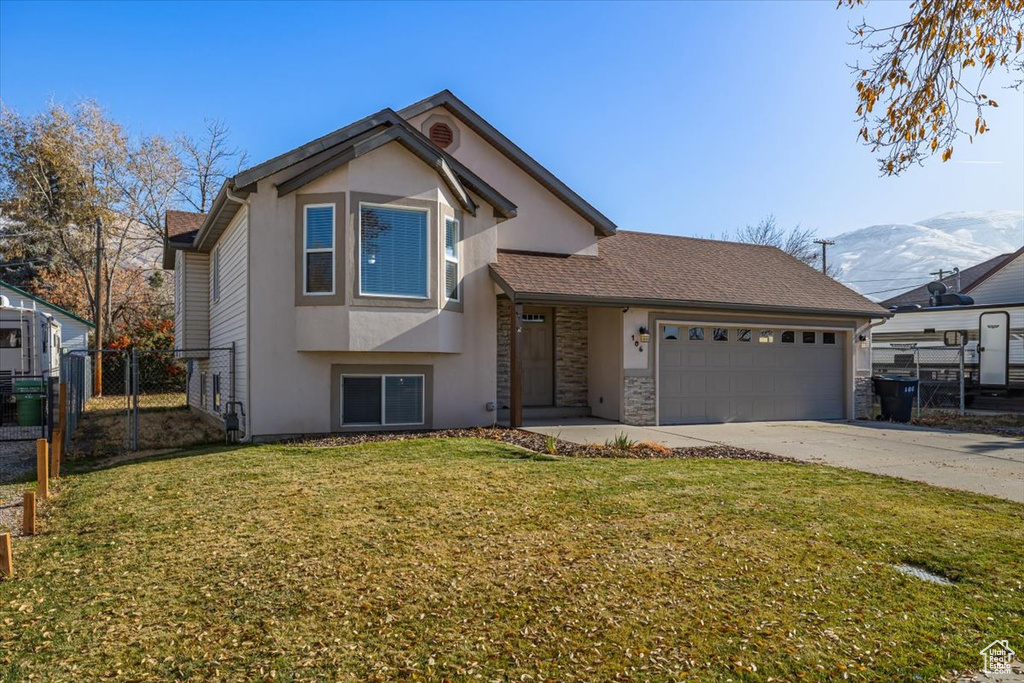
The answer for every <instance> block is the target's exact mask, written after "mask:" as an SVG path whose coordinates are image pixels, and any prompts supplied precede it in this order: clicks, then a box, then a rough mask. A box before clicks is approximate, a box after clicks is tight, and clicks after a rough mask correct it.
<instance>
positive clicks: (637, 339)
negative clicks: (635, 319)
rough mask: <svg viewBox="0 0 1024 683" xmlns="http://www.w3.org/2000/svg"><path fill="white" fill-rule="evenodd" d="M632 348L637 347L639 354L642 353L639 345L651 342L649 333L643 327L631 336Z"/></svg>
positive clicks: (642, 349)
mask: <svg viewBox="0 0 1024 683" xmlns="http://www.w3.org/2000/svg"><path fill="white" fill-rule="evenodd" d="M632 339H633V346H635V347H637V349H638V350H639V351H640V353H643V352H644V347H643V346H641V344H647V343H649V342H650V341H651V331H650V330H648V329H647V328H646V327H644V326H643V325H641V326H640V329H639V330H637V331H636V334H634V335H633V336H632Z"/></svg>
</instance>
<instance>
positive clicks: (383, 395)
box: [338, 372, 427, 427]
mask: <svg viewBox="0 0 1024 683" xmlns="http://www.w3.org/2000/svg"><path fill="white" fill-rule="evenodd" d="M346 377H379V378H380V422H345V378H346ZM388 377H419V378H420V421H419V422H388V421H387V419H388V417H387V382H386V380H387V378H388ZM339 385H340V386H339V387H338V393H339V397H338V399H339V400H338V412H339V415H338V424H340V425H341V426H342V427H415V426H418V425H422V424H425V423H426V421H427V416H426V411H427V377H426V375H423V374H418V373H415V372H413V373H408V372H401V373H399V372H391V373H373V372H371V373H365V372H350V373H345V372H343V373H342V374H341V381H340V382H339Z"/></svg>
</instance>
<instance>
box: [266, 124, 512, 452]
mask: <svg viewBox="0 0 1024 683" xmlns="http://www.w3.org/2000/svg"><path fill="white" fill-rule="evenodd" d="M286 177H288V171H284V172H282V173H281V174H279V175H278V176H276V177H271V178H268V179H266V180H263V181H260V183H259V186H258V190H257V192H255V193H253V194H252V195H250V197H249V201H250V204H251V218H250V221H249V240H250V244H249V247H250V258H251V265H250V268H251V270H250V272H251V282H250V291H251V294H250V296H251V299H250V300H251V302H252V309H251V316H250V325H251V335H252V339H253V344H252V346H251V358H250V361H251V368H252V376H251V388H252V392H251V396H252V400H251V405H250V425H251V431H252V433H253V434H254V435H256V436H262V437H266V438H270V437H273V436H279V435H284V434H299V433H311V434H313V433H325V432H329V431H331V424H332V410H331V402H332V396H331V367H332V365H336V364H351V365H364V366H365V365H374V366H380V365H396V366H397V365H429V366H431V367H432V375H433V381H432V395H431V396H429V397H427V399H426V400H427V401H428V402H430V403H431V404H432V405H433V424H432V425H428V426H433V427H451V426H466V425H485V424H491V423H492V422H493V420H494V415H495V413H493V412H488V411H487V410H486V404H487V403H488V402H491V401H494V400H495V393H496V390H495V379H494V378H495V355H496V330H495V305H496V304H495V298H494V290H493V286H492V284H491V281H490V277H489V275H488V272H487V264H488V263H490V262H491V261H493V260H495V258H496V256H497V236H496V231H495V229H494V228H495V222H494V218H493V216H492V212H491V209H490V207H488V206H487V205H486V204H484V203H483V202H482V200H480V199H479V198H474V199H475V201H477V203H478V204H480V205H481V209H480V211H479V212H478V216H476V217H474V216H470V215H468V214H467V215H462V230H463V241H462V258H461V266H462V278H463V289H462V295H463V306H462V308H463V312H457V311H454V310H451V311H449V310H443V307H444V306H445V302H444V301H443V297H442V296H440V295H439V293H440V291H441V282H440V277H441V276H440V275H435V276H434V277H432V278H431V279H430V282H429V288H430V290H431V297H430V300H431V301H432V302H433V303H431V304H429V305H427V306H424V305H423V302H422V301H419V302H417V301H408V302H403V301H402V300H395V301H393V302H389V303H390V304H391V305H388V306H382V305H377V304H376V303H374V304H373V305H362V304H361V302H360V301H358V300H357V299H358V297H354V296H353V294H354V293H353V291H352V290H353V288H355V287H356V286H358V254H357V248H356V243H355V240H354V236H355V232H356V225H354V224H353V221H354V220H356V216H357V213H356V211H357V205H358V201H356V202H353V201H352V198H353V196H355V197H357V198H358V196H360V195H365V194H376V195H389V196H391V197H394V198H398V200H399V201H401V200H402V199H408V200H415V201H417V202H429V203H432V205H433V207H434V209H433V211H431V216H432V218H431V220H432V224H431V233H430V243H431V249H430V252H431V253H432V254H433V255H434V256H433V258H436V259H440V258H442V257H441V256H440V255H441V254H443V217H444V216H445V215H453V214H454V213H455V209H454V208H452V207H455V206H457V203H456V202H455V201H454V199H453V198H452V197H451V196H450V195H449V193H448V190H447V188H446V187H445V186H444V185H443V182H442V181H441V179H440V178H439V177H438V175H437V173H436V172H435V171H434V170H433V169H431V168H430V167H429V166H427V165H426V164H424V163H423V162H422V161H421V160H419V159H418V158H416V157H415V156H413V155H412V154H410V153H409V152H408V151H406V150H405V148H403V147H402V146H401V145H399V144H397V143H391V144H388V145H385V146H383V147H381V148H378V149H376V150H374V151H373V152H370V153H369V154H367V155H365V156H362V157H359V158H358V159H355V160H354V161H352V162H350V163H349V164H347V165H346V166H343V167H341V168H339V169H337V170H336V171H333V172H331V173H329V174H327V175H325V176H323V177H321V178H319V179H317V180H316V181H315V182H313V183H310V184H309V185H307V186H305V187H303V188H301V189H300V190H298V191H297V193H295V194H289V195H285V196H284V197H280V198H278V197H277V192H276V190H275V187H274V185H275V183H278V182H280V181H281V180H282V179H284V178H286ZM296 194H298V195H300V196H302V195H309V194H340V195H342V196H344V197H345V198H346V206H347V207H349V209H347V210H346V211H345V212H344V213H342V212H340V211H338V212H337V213H336V220H338V221H344V222H345V223H346V225H345V226H344V227H345V231H344V233H345V235H346V238H345V240H344V242H343V243H341V244H338V245H337V248H340V249H344V250H345V265H344V273H343V274H342V273H338V274H336V275H337V276H338V279H337V280H336V288H337V289H338V290H339V292H340V294H341V295H342V296H341V297H340V300H341V301H343V302H344V303H343V304H338V305H328V306H318V305H301V306H296V305H295V300H296V296H295V295H296V281H297V278H296V277H295V272H294V269H295V268H296V267H297V266H296V264H298V263H301V259H300V257H301V254H298V253H297V249H301V246H300V245H301V241H300V240H296V234H295V230H296V220H297V219H296V215H297V211H296ZM440 270H442V269H440V268H437V269H435V271H432V272H435V273H436V272H437V271H440Z"/></svg>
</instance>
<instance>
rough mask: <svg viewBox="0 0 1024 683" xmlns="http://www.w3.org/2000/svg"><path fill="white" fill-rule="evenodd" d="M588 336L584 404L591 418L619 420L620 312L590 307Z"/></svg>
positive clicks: (620, 380)
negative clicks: (586, 399)
mask: <svg viewBox="0 0 1024 683" xmlns="http://www.w3.org/2000/svg"><path fill="white" fill-rule="evenodd" d="M589 315H590V320H589V324H588V328H587V331H588V334H589V335H590V340H589V344H588V346H587V350H588V354H589V357H588V373H589V382H588V402H589V404H590V412H591V414H592V415H593V416H594V417H602V418H604V419H606V420H615V421H618V420H620V419H622V416H621V413H620V411H621V405H622V311H621V310H620V309H618V308H591V309H590V310H589Z"/></svg>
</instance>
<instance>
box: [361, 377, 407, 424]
mask: <svg viewBox="0 0 1024 683" xmlns="http://www.w3.org/2000/svg"><path fill="white" fill-rule="evenodd" d="M341 424H342V425H345V426H352V425H360V426H363V425H365V426H377V425H388V426H399V425H421V424H423V375H342V377H341Z"/></svg>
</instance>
